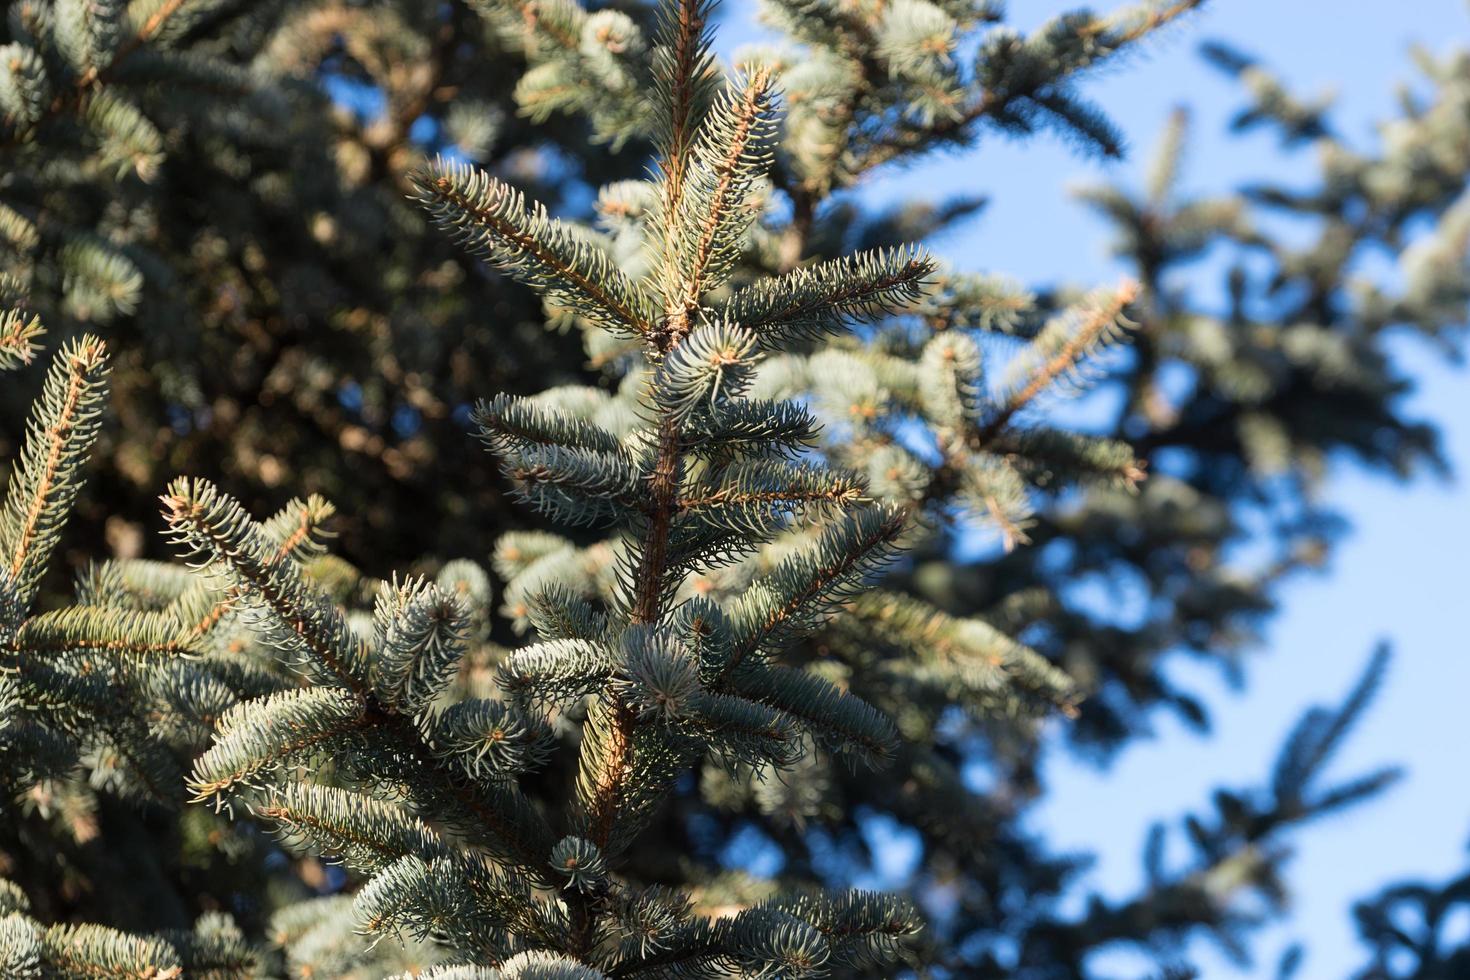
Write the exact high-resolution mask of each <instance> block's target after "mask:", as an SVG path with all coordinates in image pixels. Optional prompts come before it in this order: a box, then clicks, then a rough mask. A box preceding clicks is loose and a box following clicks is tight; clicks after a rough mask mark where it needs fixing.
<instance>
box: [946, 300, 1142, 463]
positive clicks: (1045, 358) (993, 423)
mask: <svg viewBox="0 0 1470 980" xmlns="http://www.w3.org/2000/svg"><path fill="white" fill-rule="evenodd" d="M1138 290H1139V285H1138V283H1137V282H1135V281H1133V280H1131V279H1129V280H1125V281H1124V282H1123V283H1122V284H1121V285H1120V286H1119V287H1118V288H1117V289H1116V290H1114V291H1113V292H1112V293H1111V294H1109V295H1108V296H1106V297H1102V296H1099V297H1095V298H1094V299H1092V300H1090V301H1089V303H1088V304H1087V307H1085V308H1084V309H1082V310H1081V311H1079V312H1078V313H1077V314H1076V315H1075V322H1073V318H1072V317H1059V318H1057V319H1055V320H1053V321H1052V322H1051V323H1050V324H1048V325H1047V327H1045V328H1043V329H1042V332H1041V333H1040V334H1038V335H1037V337H1036V340H1035V341H1034V342H1033V343H1032V345H1031V350H1030V351H1028V352H1027V353H1026V354H1023V355H1022V357H1021V358H1018V360H1019V361H1020V362H1021V366H1022V368H1023V369H1029V370H1023V377H1024V379H1025V383H1024V384H1023V385H1022V386H1021V387H1020V388H1018V389H1016V390H1014V391H1012V392H1011V394H1010V395H1009V396H1007V398H1006V399H1005V401H1004V403H1003V404H1002V405H1001V406H1000V408H999V409H998V410H997V411H996V412H995V414H994V415H992V416H991V418H990V419H989V420H988V421H987V422H986V423H985V424H984V425H982V426H980V427H979V429H978V430H976V431H975V432H974V433H973V434H972V435H971V436H970V440H969V442H970V445H972V446H974V447H977V448H983V447H986V446H989V445H990V444H991V443H992V442H993V441H994V440H995V438H996V437H997V436H998V435H1000V434H1001V433H1002V432H1003V431H1005V428H1006V426H1007V425H1009V424H1010V421H1011V419H1012V418H1014V417H1015V415H1016V413H1017V412H1019V411H1021V409H1023V408H1025V407H1026V406H1027V405H1029V404H1030V403H1031V402H1032V400H1033V399H1035V398H1036V396H1038V395H1040V394H1041V393H1042V392H1043V391H1045V390H1046V389H1048V388H1049V387H1051V386H1052V385H1053V384H1054V383H1056V381H1057V380H1058V379H1059V378H1061V377H1063V376H1064V375H1066V374H1067V373H1069V372H1071V371H1073V370H1075V369H1076V367H1077V365H1078V363H1079V362H1080V361H1081V360H1082V359H1083V358H1085V357H1086V356H1088V355H1089V354H1090V353H1091V352H1092V351H1093V350H1094V349H1095V348H1096V347H1098V346H1099V345H1100V344H1103V343H1106V342H1107V341H1108V339H1109V336H1110V334H1112V332H1113V331H1115V330H1116V329H1117V326H1118V319H1119V317H1121V316H1122V315H1123V311H1124V310H1125V309H1126V308H1127V307H1128V305H1129V304H1130V303H1132V302H1133V301H1134V300H1135V299H1137V298H1138Z"/></svg>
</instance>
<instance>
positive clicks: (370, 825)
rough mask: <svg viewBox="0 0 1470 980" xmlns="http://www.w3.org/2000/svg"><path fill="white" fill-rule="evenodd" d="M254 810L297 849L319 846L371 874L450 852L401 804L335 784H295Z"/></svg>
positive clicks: (281, 790) (282, 789)
mask: <svg viewBox="0 0 1470 980" xmlns="http://www.w3.org/2000/svg"><path fill="white" fill-rule="evenodd" d="M251 811H252V812H253V813H254V814H255V815H256V816H257V817H260V818H262V819H265V820H269V821H271V822H272V823H274V824H275V825H276V826H277V828H278V829H279V835H280V836H281V838H282V839H283V840H284V841H285V842H286V843H287V844H288V846H290V847H291V848H292V849H293V850H298V851H299V850H307V849H314V850H317V851H320V852H322V853H324V854H327V855H330V856H332V857H335V858H338V859H340V860H342V861H343V862H344V863H346V864H347V865H348V866H349V867H352V868H355V869H356V870H359V871H365V872H368V873H375V872H377V871H380V870H381V869H383V868H384V867H386V866H388V865H389V864H392V863H393V862H394V861H397V860H398V859H399V858H402V857H404V856H407V855H413V856H415V857H418V858H421V859H422V860H425V861H430V860H433V859H434V858H435V857H437V856H439V855H440V854H443V853H445V847H444V843H443V842H442V841H441V840H440V839H439V835H438V834H436V833H434V832H433V831H432V830H430V829H429V828H428V827H427V826H426V825H425V824H424V823H423V822H422V821H419V820H416V819H414V818H413V817H411V816H409V815H408V814H407V813H405V812H404V811H403V810H402V809H400V808H399V807H397V806H394V805H393V804H391V803H385V802H383V801H381V800H375V799H373V798H372V797H370V796H364V795H363V794H361V793H353V792H351V791H349V790H345V789H338V788H336V787H332V786H318V785H316V784H314V783H290V784H288V785H286V786H285V787H283V788H281V789H279V790H276V791H274V792H273V793H272V794H271V795H270V797H269V798H268V799H267V801H266V802H264V803H261V804H257V805H255V806H252V807H251Z"/></svg>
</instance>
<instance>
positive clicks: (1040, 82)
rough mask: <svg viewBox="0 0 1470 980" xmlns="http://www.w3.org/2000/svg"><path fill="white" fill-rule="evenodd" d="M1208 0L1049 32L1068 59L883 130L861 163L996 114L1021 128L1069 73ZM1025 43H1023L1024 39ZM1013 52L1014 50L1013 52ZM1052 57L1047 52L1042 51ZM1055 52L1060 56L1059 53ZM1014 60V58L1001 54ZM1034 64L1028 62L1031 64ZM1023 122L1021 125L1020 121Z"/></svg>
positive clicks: (943, 137)
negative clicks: (920, 122)
mask: <svg viewBox="0 0 1470 980" xmlns="http://www.w3.org/2000/svg"><path fill="white" fill-rule="evenodd" d="M1204 2H1205V0H1166V2H1165V3H1164V4H1163V5H1162V6H1160V5H1159V4H1157V3H1153V2H1144V3H1140V4H1138V5H1137V7H1135V8H1133V9H1130V10H1125V11H1123V12H1121V13H1118V14H1115V15H1113V16H1112V17H1107V18H1102V17H1094V16H1092V15H1087V17H1086V21H1085V22H1084V23H1081V24H1077V23H1073V24H1067V25H1065V26H1063V27H1062V29H1061V30H1059V32H1058V37H1057V38H1056V39H1055V41H1053V39H1051V38H1047V37H1046V36H1045V35H1044V34H1043V36H1042V37H1041V38H1040V41H1039V43H1040V44H1041V45H1042V46H1043V51H1045V48H1046V47H1049V46H1050V45H1051V43H1057V44H1059V45H1065V46H1066V48H1067V55H1066V60H1065V61H1064V62H1063V63H1062V64H1059V65H1056V66H1055V67H1053V68H1051V70H1050V71H1046V72H1035V71H1034V70H1033V71H1021V72H1018V75H1019V76H1020V80H1022V82H1023V84H1021V85H1019V86H1018V87H1014V88H1013V87H1011V86H1009V85H1007V84H1005V81H1007V80H997V81H996V82H995V83H993V84H992V85H991V87H987V88H982V89H981V90H980V92H979V93H978V94H977V95H976V96H974V97H973V98H972V99H971V101H970V104H969V105H968V106H965V107H963V108H960V109H959V110H958V111H955V112H951V113H949V114H947V115H945V116H943V117H941V118H939V119H937V120H935V121H934V122H932V123H930V124H929V125H927V126H922V127H911V128H898V129H893V130H890V131H889V132H886V133H883V134H881V135H880V136H879V137H878V138H877V139H875V140H873V142H872V143H871V145H870V146H869V147H867V149H866V152H865V153H864V154H863V156H862V163H861V168H860V169H863V170H868V169H872V168H875V167H879V166H882V165H883V164H885V163H889V162H891V161H893V160H896V159H898V158H900V157H903V156H906V155H908V154H910V153H914V152H916V151H920V150H923V149H926V148H928V147H930V146H932V145H934V144H935V143H938V142H945V141H956V140H963V139H965V138H966V137H967V136H968V135H969V133H970V130H971V127H972V126H973V125H974V124H975V123H977V122H979V121H981V120H983V119H987V118H989V119H993V120H995V121H997V122H999V123H1000V124H1001V125H1002V126H1010V127H1012V128H1021V129H1023V130H1025V131H1029V128H1028V127H1026V126H1025V115H1024V105H1025V104H1026V103H1027V102H1030V101H1033V100H1036V99H1038V98H1039V99H1047V100H1050V102H1051V106H1052V108H1053V109H1055V108H1057V107H1059V106H1060V105H1061V104H1062V103H1061V102H1058V101H1057V100H1058V97H1059V96H1060V95H1061V94H1062V87H1063V86H1065V84H1066V83H1067V81H1068V80H1069V78H1070V77H1071V76H1073V75H1075V74H1077V73H1078V72H1080V71H1082V70H1085V69H1087V68H1091V67H1093V66H1095V65H1097V64H1098V63H1099V62H1100V61H1102V60H1104V59H1106V58H1108V57H1110V56H1112V55H1114V54H1116V53H1117V52H1118V51H1120V50H1122V49H1124V48H1126V47H1128V46H1129V45H1132V44H1134V43H1137V42H1138V41H1141V40H1142V39H1144V38H1145V37H1147V36H1149V35H1151V34H1153V33H1154V32H1156V31H1158V30H1160V29H1161V28H1163V27H1166V26H1167V25H1169V24H1170V23H1172V22H1174V21H1176V20H1178V19H1179V18H1180V17H1183V16H1184V15H1185V14H1188V13H1190V12H1191V11H1193V10H1196V9H1198V8H1199V7H1200V6H1201V5H1202V4H1203V3H1204ZM1079 30H1080V31H1081V32H1082V34H1083V39H1084V41H1085V43H1081V44H1077V43H1069V42H1075V40H1076V39H1075V38H1073V37H1072V35H1073V34H1075V33H1077V32H1078V31H1079ZM1018 43H1019V42H1018ZM1008 54H1009V52H1008ZM1042 57H1043V58H1045V57H1046V55H1045V54H1043V56H1042ZM1052 57H1056V55H1055V54H1053V55H1052ZM1000 60H1003V61H1005V62H1007V63H1009V62H1010V61H1011V60H1012V59H1011V58H1009V57H1007V58H1003V59H1000ZM1018 60H1019V59H1018ZM1030 67H1031V66H1030V65H1028V68H1030ZM1018 124H1019V125H1018Z"/></svg>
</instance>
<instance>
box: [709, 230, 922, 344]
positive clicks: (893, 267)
mask: <svg viewBox="0 0 1470 980" xmlns="http://www.w3.org/2000/svg"><path fill="white" fill-rule="evenodd" d="M934 269H935V264H934V260H933V259H931V258H930V257H929V256H928V254H927V253H925V252H923V251H922V250H920V249H916V248H895V249H890V250H882V249H878V250H875V251H871V252H859V253H857V254H856V255H849V256H845V257H843V258H840V259H829V260H827V261H825V262H819V263H817V264H815V265H811V266H807V267H806V268H803V269H796V270H794V271H791V272H788V273H786V274H784V275H781V276H777V277H775V278H767V279H759V280H757V281H756V282H754V283H752V284H751V285H749V286H746V287H745V288H744V289H741V290H739V291H737V292H736V293H735V294H734V295H733V296H731V297H730V298H729V300H727V301H726V302H725V303H724V305H723V306H721V307H719V308H718V309H719V312H720V315H721V316H723V317H724V318H725V319H727V320H729V321H730V322H732V323H738V324H740V325H741V326H743V327H745V328H746V329H748V330H751V331H752V332H754V333H755V334H756V335H757V336H758V337H759V338H760V342H761V346H762V347H764V348H766V349H768V350H770V349H775V348H780V347H784V346H786V345H788V344H791V343H793V342H795V341H799V340H804V339H814V338H816V337H819V336H821V335H822V334H826V333H832V332H835V331H837V330H839V329H841V328H842V327H843V325H844V324H845V323H847V322H849V321H865V320H876V319H879V318H880V317H883V316H886V315H888V314H891V313H896V312H899V311H900V310H903V309H904V308H906V307H908V306H910V305H912V304H913V303H915V302H916V301H917V300H918V299H919V297H920V296H921V295H922V294H923V292H924V289H925V286H926V283H927V279H928V276H929V275H930V274H931V273H932V272H933V271H934Z"/></svg>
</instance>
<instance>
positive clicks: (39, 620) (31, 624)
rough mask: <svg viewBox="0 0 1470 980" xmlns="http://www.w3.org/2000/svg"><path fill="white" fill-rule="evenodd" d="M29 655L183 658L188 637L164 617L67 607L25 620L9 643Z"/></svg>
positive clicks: (191, 651)
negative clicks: (95, 653) (85, 652)
mask: <svg viewBox="0 0 1470 980" xmlns="http://www.w3.org/2000/svg"><path fill="white" fill-rule="evenodd" d="M10 645H11V646H12V647H13V648H14V649H15V650H17V651H19V652H23V653H27V654H31V655H33V656H47V655H49V654H59V653H71V652H76V651H89V652H97V653H104V654H122V655H127V656H130V657H188V656H197V655H198V653H199V652H200V651H199V649H198V647H197V645H196V643H195V640H194V638H193V636H192V635H191V634H190V633H189V632H188V631H187V630H185V629H184V628H183V627H182V626H180V625H179V623H178V622H177V621H176V620H175V619H174V618H173V617H172V616H169V615H166V614H164V613H156V612H138V611H133V610H126V609H107V608H96V607H91V606H72V607H70V608H67V609H58V610H56V611H54V612H46V613H41V614H40V615H38V616H33V617H31V618H30V619H28V620H26V621H25V622H24V623H23V624H21V627H20V629H19V630H17V631H16V634H15V638H14V639H13V640H12V641H11V644H10Z"/></svg>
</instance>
